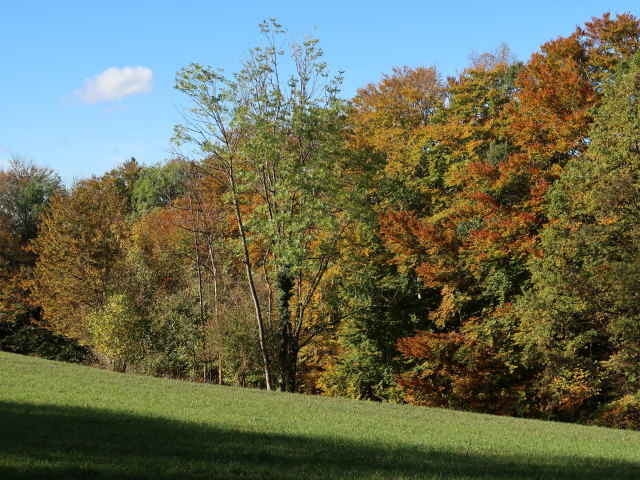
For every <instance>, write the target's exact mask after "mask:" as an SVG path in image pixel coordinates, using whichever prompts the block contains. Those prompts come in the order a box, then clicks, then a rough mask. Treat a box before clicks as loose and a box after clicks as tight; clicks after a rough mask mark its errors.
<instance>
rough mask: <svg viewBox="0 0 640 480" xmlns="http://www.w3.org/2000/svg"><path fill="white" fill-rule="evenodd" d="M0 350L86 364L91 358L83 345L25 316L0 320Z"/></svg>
mask: <svg viewBox="0 0 640 480" xmlns="http://www.w3.org/2000/svg"><path fill="white" fill-rule="evenodd" d="M0 350H4V351H6V352H12V353H20V354H22V355H34V356H37V357H42V358H46V359H49V360H58V361H61V362H70V363H88V362H89V361H90V360H91V359H92V356H91V353H90V351H89V349H88V348H87V347H83V346H81V345H79V344H78V342H77V341H76V340H74V339H71V338H67V337H64V336H62V335H57V334H55V333H54V332H52V331H51V330H47V329H45V328H43V327H42V326H40V325H38V324H37V323H34V322H33V321H31V319H30V318H27V317H26V316H25V315H22V316H18V318H16V319H15V320H14V321H3V322H0Z"/></svg>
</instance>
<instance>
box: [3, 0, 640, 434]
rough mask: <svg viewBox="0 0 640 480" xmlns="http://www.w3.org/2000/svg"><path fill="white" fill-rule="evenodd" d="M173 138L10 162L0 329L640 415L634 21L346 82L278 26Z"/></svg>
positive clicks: (95, 346) (241, 369)
mask: <svg viewBox="0 0 640 480" xmlns="http://www.w3.org/2000/svg"><path fill="white" fill-rule="evenodd" d="M260 28H261V31H262V33H263V34H264V38H265V42H264V44H263V45H262V46H260V47H256V48H254V49H252V50H250V51H249V52H248V53H247V55H246V58H245V60H244V62H243V64H242V68H241V69H240V70H239V71H238V72H235V73H233V74H226V73H225V72H224V71H222V70H220V69H215V68H212V67H209V66H205V65H201V64H191V65H189V66H187V67H185V68H183V69H182V70H180V71H179V72H178V74H177V76H176V89H178V90H179V91H181V92H182V93H183V94H184V96H185V99H186V106H185V108H184V110H183V113H182V121H181V124H180V125H177V126H176V127H175V132H174V136H173V139H172V143H173V145H174V146H175V155H174V156H173V158H171V159H170V160H168V161H166V162H164V163H161V164H158V165H153V166H143V165H140V164H138V163H137V162H136V161H135V159H131V160H129V161H127V162H125V163H123V164H122V165H120V166H119V167H117V168H115V169H114V170H112V171H110V172H107V173H105V174H104V175H102V176H94V177H92V178H90V179H85V180H80V181H77V182H76V183H75V184H74V185H73V186H72V187H70V188H65V187H63V185H62V183H61V181H60V178H59V176H58V175H57V174H56V172H54V171H53V170H50V169H47V168H42V167H37V166H34V165H32V164H30V163H29V162H24V161H21V160H19V159H15V160H14V161H13V162H12V163H11V165H10V166H9V167H8V168H5V169H4V170H2V171H0V223H1V228H0V346H1V348H2V349H4V350H9V351H16V352H21V353H32V354H37V355H41V356H45V357H47V358H57V359H63V360H68V361H81V362H89V363H96V364H100V365H104V366H109V367H111V368H113V369H116V370H119V371H125V370H127V371H133V372H138V373H144V374H149V375H158V376H169V377H175V378H186V379H192V380H196V381H204V382H215V383H220V384H233V385H242V386H252V387H259V388H267V389H276V388H277V389H280V390H282V391H290V392H293V391H299V392H306V393H314V394H325V395H337V396H347V397H353V398H363V399H371V400H384V401H397V402H408V403H413V404H419V405H428V406H436V407H445V408H456V409H464V410H472V411H478V412H487V413H498V414H508V415H518V416H528V417H536V418H550V419H558V420H571V421H584V422H596V423H600V424H603V425H611V426H617V427H626V428H640V297H639V296H638V291H640V288H639V287H640V276H639V275H638V271H640V259H639V256H638V252H639V251H640V96H639V95H640V52H638V47H639V44H640V21H639V20H638V19H637V18H635V17H634V16H633V15H631V14H628V13H626V14H620V15H616V16H612V15H610V14H605V15H603V16H602V17H599V18H593V19H592V20H591V21H589V22H586V23H585V24H584V25H583V26H581V27H577V28H576V30H575V31H574V32H573V33H572V34H571V35H569V36H567V37H558V38H557V39H555V40H551V41H549V42H547V43H545V44H544V45H542V46H541V47H540V49H539V50H538V51H537V52H535V53H534V54H533V55H532V56H531V58H530V59H529V60H528V61H527V62H526V63H522V62H519V61H518V60H517V59H515V58H514V57H513V55H512V54H511V52H510V51H509V49H508V47H506V46H504V45H503V46H500V47H499V48H498V49H496V50H495V51H493V52H489V53H483V54H474V55H472V56H471V58H470V62H469V65H468V66H467V67H466V68H465V69H464V70H463V71H462V73H460V74H459V75H456V76H451V77H448V78H446V79H443V78H442V76H441V75H440V74H439V72H438V71H437V70H436V69H435V68H434V67H417V68H410V67H401V68H395V69H393V71H392V72H390V73H388V74H386V75H384V76H383V77H382V79H381V80H380V81H378V82H376V83H372V84H370V85H368V86H366V87H364V88H362V89H360V90H358V92H357V94H356V95H355V97H354V98H352V99H344V98H341V96H340V84H341V81H342V75H341V74H338V75H335V76H332V75H331V74H330V73H329V70H328V67H327V65H326V63H325V62H324V60H323V52H322V49H321V48H320V45H319V43H318V40H317V39H314V38H311V37H308V38H305V39H304V40H303V41H301V42H291V43H289V40H288V38H287V33H286V31H285V30H284V29H283V28H282V27H281V26H280V25H279V24H278V23H277V22H276V21H275V20H271V21H269V22H265V23H263V24H262V25H261V26H260Z"/></svg>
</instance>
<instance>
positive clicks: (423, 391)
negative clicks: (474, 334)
mask: <svg viewBox="0 0 640 480" xmlns="http://www.w3.org/2000/svg"><path fill="white" fill-rule="evenodd" d="M398 349H399V350H400V352H401V353H402V354H403V355H404V356H405V357H408V358H411V359H414V360H417V361H418V362H417V365H416V366H415V367H414V368H413V369H412V370H410V371H409V372H408V373H406V374H404V375H401V376H400V377H399V378H398V383H399V384H400V386H401V387H402V388H403V389H404V399H405V400H406V401H407V402H409V403H412V404H417V405H426V406H431V407H445V408H460V409H469V410H473V411H477V412H491V413H508V412H509V411H510V410H511V409H512V408H513V405H514V398H515V397H514V391H513V390H511V389H509V388H507V387H506V386H505V385H503V383H504V380H505V379H507V378H508V376H509V369H508V367H507V366H506V364H505V359H504V358H503V356H502V355H500V354H498V353H497V352H495V351H494V350H493V349H492V348H491V347H490V346H489V345H487V344H485V343H483V342H481V341H478V340H472V339H469V338H467V337H465V336H463V335H460V334H458V333H429V332H422V331H418V332H417V333H416V336H414V337H409V338H402V339H400V340H399V341H398Z"/></svg>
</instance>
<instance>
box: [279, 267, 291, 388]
mask: <svg viewBox="0 0 640 480" xmlns="http://www.w3.org/2000/svg"><path fill="white" fill-rule="evenodd" d="M275 283H276V289H277V291H278V296H279V298H278V300H279V304H278V309H279V312H278V313H279V315H280V351H279V353H280V391H282V392H286V391H291V353H292V350H291V346H292V345H291V340H292V336H291V310H290V309H289V302H290V300H291V296H292V295H293V292H292V291H291V290H292V288H293V275H292V274H291V269H290V268H289V267H283V268H282V269H281V270H280V271H279V272H278V275H277V276H276V282H275Z"/></svg>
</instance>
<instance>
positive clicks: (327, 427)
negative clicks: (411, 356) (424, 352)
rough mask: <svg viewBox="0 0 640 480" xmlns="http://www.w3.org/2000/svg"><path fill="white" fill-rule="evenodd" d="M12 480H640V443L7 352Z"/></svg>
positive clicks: (628, 437)
mask: <svg viewBox="0 0 640 480" xmlns="http://www.w3.org/2000/svg"><path fill="white" fill-rule="evenodd" d="M0 478H1V479H14V478H15V479H26V478H33V479H36V478H37V479H40V478H42V479H45V478H46V479H63V478H64V479H93V478H110V479H116V478H117V479H129V478H130V479H137V478H141V479H235V478H242V479H304V480H312V479H339V478H340V479H357V478H361V479H392V478H393V479H414V478H416V479H417V478H429V479H473V480H478V479H518V478H520V479H546V478H548V479H607V480H617V479H640V432H630V431H621V430H612V429H604V428H596V427H584V426H578V425H567V424H558V423H551V422H540V421H532V420H521V419H512V418H506V417H494V416H489V415H477V414H470V413H463V412H453V411H446V410H437V409H428V408H421V407H412V406H403V405H387V404H383V405H381V404H375V403H368V402H358V401H350V400H341V399H331V398H321V397H311V396H303V395H292V394H281V393H272V392H266V391H255V390H247V389H237V388H230V387H217V386H212V385H202V384H195V383H185V382H180V381H175V380H164V379H155V378H149V377H141V376H133V375H123V374H117V373H113V372H108V371H102V370H97V369H92V368H88V367H82V366H77V365H68V364H63V363H58V362H52V361H47V360H40V359H36V358H30V357H23V356H18V355H13V354H8V353H2V352H0Z"/></svg>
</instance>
